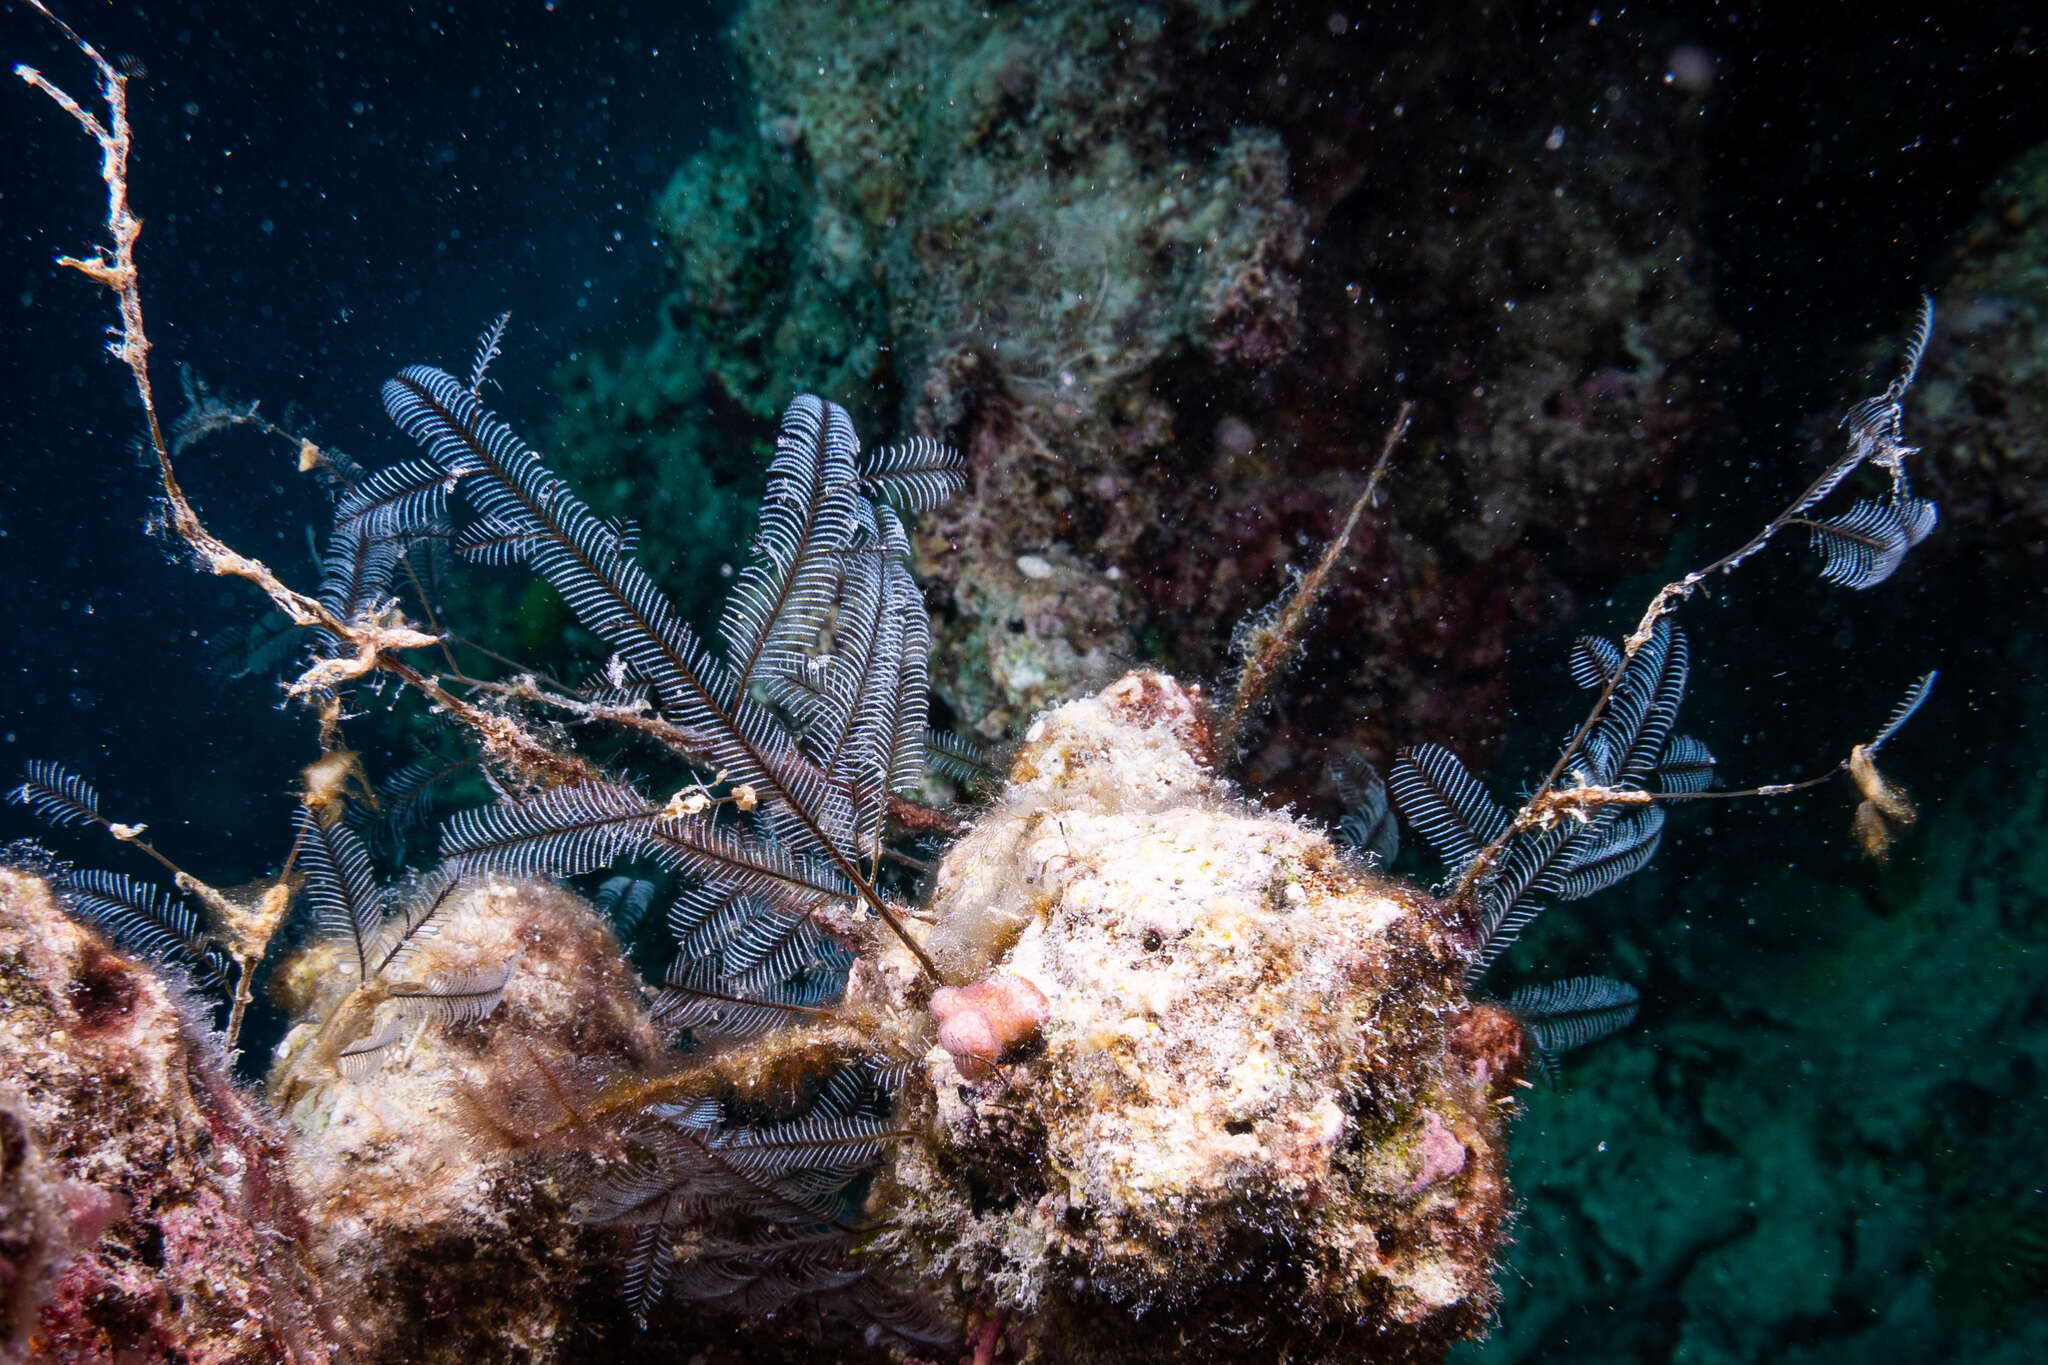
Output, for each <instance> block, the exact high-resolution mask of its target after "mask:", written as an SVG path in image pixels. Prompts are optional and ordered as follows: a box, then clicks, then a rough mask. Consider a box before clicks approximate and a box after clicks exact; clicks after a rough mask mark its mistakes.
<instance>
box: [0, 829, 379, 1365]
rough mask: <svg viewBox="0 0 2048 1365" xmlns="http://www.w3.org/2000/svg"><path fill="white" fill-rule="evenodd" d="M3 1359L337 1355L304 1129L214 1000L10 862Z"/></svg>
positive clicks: (305, 1358)
mask: <svg viewBox="0 0 2048 1365" xmlns="http://www.w3.org/2000/svg"><path fill="white" fill-rule="evenodd" d="M0 1061H4V1065H0V1357H4V1358H6V1359H9V1360H38V1361H51V1362H65V1363H66V1365H71V1363H73V1362H75V1363H76V1365H99V1363H100V1362H112V1361H116V1360H120V1361H136V1362H159V1361H161V1362H170V1361H187V1362H195V1363H197V1362H205V1363H206V1365H271V1363H272V1362H276V1361H295V1362H316V1361H329V1360H333V1359H336V1358H337V1352H338V1350H339V1349H340V1347H341V1346H342V1345H343V1344H345V1343H347V1342H349V1341H350V1333H349V1331H348V1327H347V1324H346V1321H345V1319H344V1318H343V1317H342V1316H341V1315H339V1314H337V1313H336V1311H335V1306H334V1303H333V1300H332V1299H331V1298H328V1297H327V1296H325V1295H323V1293H322V1292H321V1289H320V1286H319V1281H318V1275H317V1272H316V1270H315V1268H314V1267H313V1266H312V1265H311V1263H310V1258H309V1257H308V1255H307V1223H306V1221H305V1215H304V1205H303V1204H302V1202H301V1201H300V1200H299V1198H298V1197H297V1194H296V1193H295V1191H294V1189H293V1186H292V1181H291V1169H290V1161H289V1158H288V1155H287V1149H286V1144H287V1138H286V1136H285V1134H284V1132H283V1131H282V1130H281V1129H280V1127H279V1126H278V1125H277V1124H276V1123H275V1121H274V1120H273V1119H272V1118H271V1117H270V1115H269V1114H268V1113H267V1112H266V1111H265V1109H264V1107H263V1106H262V1104H261V1103H260V1102H259V1101H256V1100H254V1099H253V1098H251V1097H250V1096H248V1095H245V1094H244V1093H243V1092H242V1091H241V1090H239V1089H238V1088H237V1087H236V1086H235V1085H234V1083H233V1082H232V1081H231V1080H230V1079H229V1076H228V1071H227V1066H226V1062H225V1059H224V1058H223V1057H221V1055H220V1053H219V1049H218V1043H217V1040H216V1039H215V1038H214V1037H213V1036H211V1035H210V1034H209V1033H208V1032H207V1024H206V1019H205V1007H204V1006H203V1005H198V1004H194V1003H193V1001H192V1000H191V999H189V998H186V997H184V996H183V995H181V993H180V992H179V990H178V989H177V988H176V987H175V986H173V985H172V984H170V983H169V982H168V981H167V980H166V979H165V978H164V977H163V976H162V975H160V974H159V973H158V972H157V971H156V970H155V969H153V968H152V967H149V966H146V965H143V964H139V963H137V962H136V961H134V960H133V959H132V958H130V957H128V956H127V955H125V954H122V953H118V952H116V951H114V950H112V949H110V948H109V947H107V945H106V944H105V943H104V942H103V941H102V940H101V939H100V937H99V936H98V935H97V934H95V933H93V932H92V930H90V929H88V928H86V927H85V926H83V925H81V924H79V923H78V922H77V921H76V920H74V919H73V918H72V917H71V916H69V915H68V914H66V913H65V912H64V910H63V909H62V908H61V907H60V906H59V905H58V903H57V901H56V899H55V898H54V897H53V896H52V894H51V892H50V888H49V885H48V883H46V882H45V881H43V880H42V879H41V878H40V877H38V876H36V875H34V874H33V873H30V872H26V871H22V870H19V869H15V868H7V867H0Z"/></svg>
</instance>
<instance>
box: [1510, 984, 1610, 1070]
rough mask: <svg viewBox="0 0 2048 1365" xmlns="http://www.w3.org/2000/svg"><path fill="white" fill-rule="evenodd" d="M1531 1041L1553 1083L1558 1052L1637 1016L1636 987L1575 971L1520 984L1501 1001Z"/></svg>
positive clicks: (1603, 1034)
mask: <svg viewBox="0 0 2048 1365" xmlns="http://www.w3.org/2000/svg"><path fill="white" fill-rule="evenodd" d="M1501 1004H1502V1006H1503V1007H1504V1008H1506V1009H1507V1010H1509V1011H1510V1012H1512V1013H1513V1014H1515V1015H1516V1016H1518V1017H1519V1018H1520V1019H1521V1021H1522V1024H1523V1026H1524V1027H1525V1028H1527V1029H1528V1031H1529V1038H1530V1041H1532V1042H1533V1043H1535V1045H1536V1060H1537V1064H1538V1065H1539V1066H1540V1067H1541V1068H1542V1070H1543V1073H1544V1075H1545V1076H1546V1077H1548V1078H1550V1079H1551V1080H1552V1081H1553V1082H1554V1081H1555V1079H1556V1073H1557V1058H1558V1056H1559V1055H1560V1054H1562V1053H1566V1052H1570V1051H1571V1050H1573V1049H1574V1048H1581V1047H1584V1046H1586V1045H1587V1044H1588V1043H1594V1042H1598V1041H1599V1040H1600V1039H1602V1038H1605V1037H1606V1036H1607V1035H1609V1034H1610V1033H1615V1032H1618V1031H1619V1030H1621V1029H1624V1028H1627V1027H1628V1026H1629V1024H1630V1023H1631V1022H1633V1021H1634V1019H1635V1017H1636V1006H1637V995H1636V988H1635V987H1634V986H1631V985H1629V984H1628V983H1627V982H1626V981H1614V980H1611V979H1609V978H1607V977H1604V976H1574V977H1569V978H1567V979H1566V980H1563V981H1551V982H1546V983H1545V984H1543V985H1540V986H1524V987H1522V988H1521V989H1520V990H1517V991H1516V992H1515V993H1514V994H1513V995H1510V996H1509V997H1508V998H1507V999H1506V1000H1503V1001H1502V1002H1501Z"/></svg>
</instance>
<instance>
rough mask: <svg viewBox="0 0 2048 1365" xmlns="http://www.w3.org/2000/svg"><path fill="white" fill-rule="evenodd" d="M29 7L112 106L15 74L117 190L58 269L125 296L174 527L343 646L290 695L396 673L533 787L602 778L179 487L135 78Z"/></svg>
mask: <svg viewBox="0 0 2048 1365" xmlns="http://www.w3.org/2000/svg"><path fill="white" fill-rule="evenodd" d="M28 3H29V4H30V5H31V6H32V7H33V8H34V9H35V10H36V11H37V12H38V13H40V14H41V15H43V17H44V18H46V19H48V20H49V21H50V22H51V23H52V24H54V25H55V26H56V27H57V29H58V30H59V31H60V32H61V33H63V35H64V36H65V38H66V39H67V40H69V41H70V43H71V45H72V46H73V47H75V48H76V49H77V50H78V52H79V53H80V55H82V56H83V57H85V59H86V60H87V61H88V62H90V63H91V64H92V67H93V70H94V72H95V73H96V74H97V76H98V79H99V87H100V97H101V99H102V100H104V101H105V104H106V111H105V115H104V117H101V116H99V115H96V114H94V113H93V112H92V111H91V110H89V109H87V108H85V107H84V106H83V105H82V104H81V103H80V102H79V101H78V100H77V99H75V98H73V97H72V96H71V95H70V94H69V93H68V92H66V91H65V90H64V89H63V88H62V87H60V86H58V85H56V84H54V83H53V82H51V81H50V80H49V79H48V78H47V77H45V76H44V75H43V74H42V73H41V72H40V71H37V70H36V69H35V68H34V67H31V66H27V65H19V66H16V67H15V74H16V75H18V76H19V77H21V79H22V80H23V81H25V82H27V83H28V84H29V85H30V86H31V87H33V88H34V89H36V90H39V91H41V92H42V93H43V94H45V95H47V96H48V97H49V98H50V99H51V101H52V102H54V103H55V104H56V105H57V107H58V108H60V109H62V110H63V111H64V112H65V113H67V114H69V115H70V116H71V117H72V119H73V120H74V121H76V122H77V124H78V126H79V127H80V128H82V129H84V130H85V133H86V135H87V136H88V137H90V138H92V139H93V141H94V142H95V143H96V144H97V145H98V147H99V149H100V179H101V181H102V182H103V183H104V184H105V185H106V189H107V219H106V227H107V238H108V241H107V245H105V246H103V247H102V248H100V250H99V251H98V252H96V253H95V254H94V255H92V256H89V257H84V258H81V257H75V256H59V257H58V258H57V264H59V265H61V266H65V267H68V268H70V269H72V270H76V271H78V272H79V273H80V274H82V275H84V276H85V277H86V278H87V279H89V280H92V281H93V282H94V283H96V284H99V285H100V286H102V287H103V288H105V289H107V290H108V291H110V292H111V293H112V294H113V295H114V297H115V301H116V306H117V308H118V310H119V314H120V331H119V336H118V338H117V340H115V341H114V342H113V343H112V344H111V345H110V346H109V350H110V351H111V352H112V354H113V355H114V356H115V358H116V359H118V360H120V361H121V363H122V364H123V365H125V366H127V368H128V372H129V374H130V376H132V378H133V380H134V383H135V393H136V397H137V398H138V399H139V400H140V401H141V403H142V412H143V418H144V422H145V425H146V428H147V438H148V441H149V447H150V451H151V453H152V454H153V455H154V457H155V460H156V467H157V476H158V480H159V482H160V484H161V485H162V488H163V497H164V521H165V524H166V525H168V526H169V528H170V529H171V530H172V531H174V532H175V533H176V534H177V536H178V538H179V539H180V540H182V541H183V542H184V543H185V544H186V546H187V547H189V548H190V550H191V551H192V554H193V556H194V558H196V559H197V560H198V562H199V566H200V567H201V568H202V569H204V570H205V571H206V572H208V573H212V574H215V575H218V576H222V577H232V578H241V579H245V580H247V581H248V582H250V583H253V584H255V585H256V587H257V588H258V589H259V590H261V591H262V593H263V595H264V596H265V597H267V598H269V599H270V602H271V605H273V606H274V607H276V608H277V609H278V610H279V611H280V612H282V613H284V615H285V616H286V617H287V618H288V619H289V620H290V621H291V622H292V623H293V624H294V625H296V626H299V627H302V628H305V629H310V630H317V631H320V632H322V633H324V634H326V635H329V636H331V637H333V638H334V639H335V640H336V641H337V642H339V643H340V644H341V645H342V646H343V648H342V649H341V650H340V651H338V652H337V653H336V655H335V656H333V657H331V658H327V659H323V660H321V661H320V662H319V663H316V664H315V665H313V667H311V668H310V669H308V670H307V671H306V672H305V673H304V674H303V675H301V676H300V677H299V678H298V680H297V681H295V682H294V683H292V684H291V687H290V689H289V691H290V694H291V695H292V696H294V697H298V698H305V697H310V696H314V695H316V694H319V693H322V692H327V691H331V690H332V689H334V688H335V687H338V686H340V685H341V684H342V683H345V682H350V681H353V680H354V679H356V678H360V677H362V676H364V675H365V674H367V673H370V672H372V671H381V672H386V673H390V674H392V675H393V676H394V677H396V678H398V679H399V680H400V681H402V682H404V683H406V684H408V685H410V686H412V687H414V688H416V689H418V690H419V691H420V692H421V693H423V694H424V695H425V696H426V697H427V699H428V700H429V701H431V702H432V703H433V704H434V705H436V706H439V707H441V708H442V709H444V710H445V711H447V713H448V714H449V715H451V716H452V717H454V718H455V719H456V720H457V721H459V722H461V723H462V724H464V725H467V726H468V727H469V728H470V729H472V730H473V731H475V732H476V734H477V736H478V738H479V741H480V742H481V743H482V744H483V746H484V748H485V750H486V751H487V752H489V753H490V754H491V755H492V757H494V758H496V759H498V760H499V761H501V762H504V763H505V764H506V765H507V766H508V767H510V768H512V769H514V770H515V771H517V772H518V773H520V774H521V776H522V777H524V778H525V779H527V780H528V781H532V782H534V783H536V784H537V785H544V786H552V785H555V784H557V783H560V782H563V781H575V780H582V779H587V778H589V777H591V776H594V773H593V771H592V770H591V769H590V768H589V766H588V765H587V764H585V763H583V762H582V761H581V760H580V759H576V758H575V757H573V756H570V755H563V754H558V753H555V752H554V751H553V750H551V749H549V748H548V747H547V746H546V745H544V744H542V743H540V742H539V741H538V740H536V739H534V738H533V737H532V736H531V735H529V734H527V733H526V732H525V731H524V730H523V729H522V728H520V726H519V725H518V724H517V723H516V722H514V721H512V720H511V719H509V718H508V717H505V716H499V715H493V714H491V713H490V712H487V711H483V710H481V709H479V708H477V707H475V706H473V705H472V704H470V703H469V702H466V701H464V700H463V699H462V698H460V697H457V696H455V695H454V694H452V693H450V692H449V691H447V690H446V689H445V688H443V687H442V686H441V685H440V683H439V682H438V681H437V680H436V679H434V678H433V677H431V676H430V675H428V674H425V673H422V672H421V671H419V670H418V669H415V668H412V667H410V666H409V665H407V664H405V663H404V662H402V661H401V660H400V659H398V658H397V657H396V656H397V654H398V653H399V652H400V651H404V650H410V649H419V648H424V647H428V646H432V645H436V644H438V643H439V641H438V639H437V638H436V637H435V636H432V635H429V634H426V633H425V632H423V631H419V630H415V629H414V628H413V627H412V626H410V625H409V624H407V623H406V622H405V621H404V620H403V619H402V618H400V619H389V618H387V619H379V620H374V621H366V622H361V623H356V622H349V621H345V620H342V619H341V618H340V617H339V616H337V615H336V614H335V613H334V612H332V611H330V610H328V608H327V607H326V606H325V605H324V604H322V603H321V602H320V601H319V600H318V599H317V598H313V597H308V596H307V595H306V594H304V593H302V592H299V591H297V590H295V589H293V588H291V587H290V586H288V585H287V584H286V583H285V582H284V581H283V580H282V579H280V578H279V577H278V576H277V575H276V574H275V573H273V572H272V571H271V570H270V568H269V566H267V565H266V564H264V563H263V562H262V561H261V560H258V559H252V558H250V557H248V556H246V555H243V554H240V553H238V552H237V551H236V550H234V549H233V548H232V547H231V546H229V545H228V544H227V543H226V542H224V541H222V540H220V539H219V538H218V537H216V536H215V535H214V534H213V533H212V532H211V531H209V530H207V528H206V524H205V523H204V522H203V521H202V520H201V519H200V517H199V513H198V511H197V510H196V509H195V508H194V507H193V506H192V503H191V500H190V499H189V498H188V497H186V495H185V490H184V488H183V486H182V485H181V484H180V483H179V482H178V475H177V470H176V469H175V468H174V467H173V465H172V462H171V449H170V446H169V444H168V443H167V442H166V441H165V439H164V430H163V423H162V421H161V420H160V419H159V417H158V415H157V405H156V391H155V387H154V385H153V384H152V383H151V380H150V372H149V350H150V343H149V336H148V333H147V331H146V330H145V329H144V326H143V318H142V289H141V283H140V277H139V275H138V273H137V271H136V266H135V243H136V241H137V240H138V239H139V238H140V237H141V235H142V220H141V219H139V218H137V217H136V216H135V214H134V212H133V210H132V209H131V208H130V206H129V198H128V157H129V152H130V150H131V148H132V146H133V142H132V134H131V129H130V126H129V122H128V77H127V76H126V75H125V74H123V73H122V72H121V71H120V70H119V69H118V68H116V67H115V66H114V65H113V63H111V62H109V61H108V60H107V59H106V57H104V56H103V55H102V54H101V53H100V51H99V49H98V48H96V47H94V46H93V45H92V44H91V43H89V42H87V41H86V39H85V38H84V37H83V36H81V35H80V34H79V33H78V32H77V31H76V30H74V29H73V28H72V27H71V26H70V25H69V24H67V23H65V22H64V21H63V20H62V19H60V18H58V17H57V16H56V15H55V14H53V13H52V12H51V11H50V9H49V7H48V6H47V5H45V4H43V3H42V0H28Z"/></svg>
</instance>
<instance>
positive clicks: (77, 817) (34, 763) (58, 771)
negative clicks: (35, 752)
mask: <svg viewBox="0 0 2048 1365" xmlns="http://www.w3.org/2000/svg"><path fill="white" fill-rule="evenodd" d="M7 799H8V801H9V802H10V803H12V804H14V805H17V806H26V807H28V808H29V810H31V811H33V812H34V813H35V814H36V815H37V816H38V817H40V818H41V819H43V820H44V821H46V822H48V823H49V824H50V825H51V826H52V827H53V828H56V829H66V828H70V827H72V826H76V825H98V824H105V823H106V817H105V816H104V815H101V814H100V794H99V792H98V791H96V790H95V789H94V788H93V785H92V783H90V782H88V781H86V780H85V779H84V778H82V777H80V776H79V775H78V774H77V773H74V772H72V771H71V770H70V769H69V768H66V767H65V766H64V765H63V764H61V763H53V762H51V761H50V760H48V759H44V758H35V759H30V760H29V761H28V763H27V765H26V766H25V767H24V769H23V771H22V780H21V783H20V785H19V786H16V787H14V788H12V789H11V790H9V791H8V793H7Z"/></svg>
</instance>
